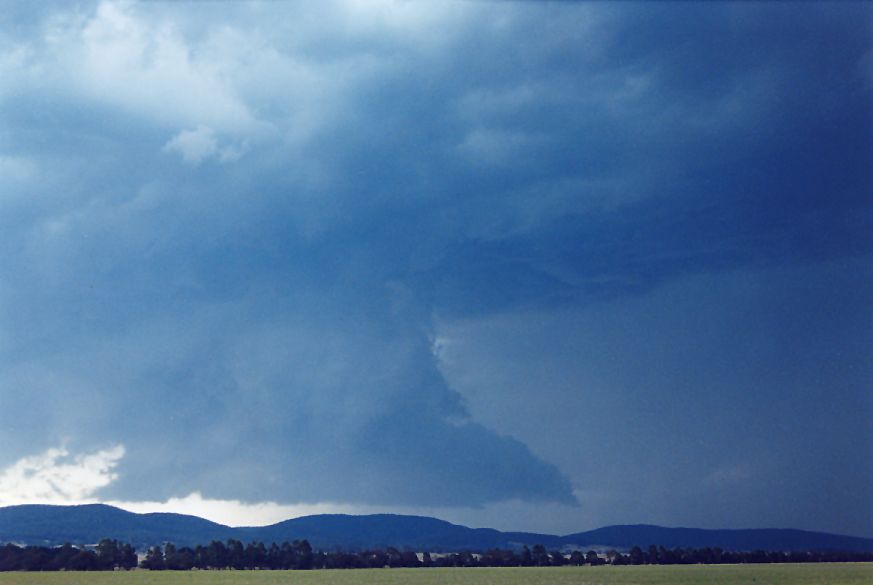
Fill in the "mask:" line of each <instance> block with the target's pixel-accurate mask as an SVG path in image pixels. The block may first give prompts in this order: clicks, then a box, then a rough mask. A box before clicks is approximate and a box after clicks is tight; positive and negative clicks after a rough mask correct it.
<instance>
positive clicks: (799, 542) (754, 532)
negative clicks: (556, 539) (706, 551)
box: [560, 524, 873, 552]
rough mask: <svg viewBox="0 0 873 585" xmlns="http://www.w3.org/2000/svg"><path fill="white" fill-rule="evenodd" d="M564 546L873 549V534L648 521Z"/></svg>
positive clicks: (576, 537)
mask: <svg viewBox="0 0 873 585" xmlns="http://www.w3.org/2000/svg"><path fill="white" fill-rule="evenodd" d="M560 542H561V546H577V547H584V546H586V545H595V544H597V545H604V546H612V547H615V548H617V549H627V548H631V547H633V546H640V547H641V548H645V547H647V546H648V545H650V544H655V545H658V546H663V547H665V548H676V547H682V548H706V547H711V548H716V547H718V548H721V549H723V550H735V551H742V550H746V551H750V550H775V551H795V550H796V551H805V550H819V551H826V550H831V551H834V550H839V551H853V552H855V551H857V552H871V551H873V538H858V537H854V536H841V535H837V534H828V533H825V532H809V531H806V530H792V529H773V528H763V529H762V528H758V529H746V530H704V529H701V528H664V527H662V526H652V525H648V524H636V525H629V526H606V527H604V528H598V529H596V530H589V531H588V532H579V533H577V534H569V535H567V536H564V537H561V539H560Z"/></svg>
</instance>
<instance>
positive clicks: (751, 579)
mask: <svg viewBox="0 0 873 585" xmlns="http://www.w3.org/2000/svg"><path fill="white" fill-rule="evenodd" d="M237 583H239V584H242V585H279V584H286V583H287V584H288V585H358V584H361V585H441V584H446V585H528V584H532V585H696V584H698V583H699V584H706V585H746V584H754V585H813V584H815V585H870V584H871V583H873V564H862V563H845V564H842V563H827V564H803V565H690V566H640V567H612V566H605V567H559V568H542V569H538V568H512V569H492V568H487V569H486V568H482V569H374V570H364V569H357V570H349V571H185V572H172V571H164V572H149V571H132V572H129V573H121V572H119V573H0V585H91V584H94V585H108V584H112V585H115V584H118V585H189V584H190V585H201V584H202V585H206V584H210V585H212V584H215V585H236V584H237Z"/></svg>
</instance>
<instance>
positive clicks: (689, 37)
mask: <svg viewBox="0 0 873 585" xmlns="http://www.w3.org/2000/svg"><path fill="white" fill-rule="evenodd" d="M0 7H2V10H0V79H3V83H2V84H0V274H2V278H0V445H2V447H0V505H10V504H16V503H36V502H43V503H82V502H106V503H114V504H117V505H120V506H122V507H126V508H127V509H130V510H134V511H158V510H160V511H180V512H186V513H196V514H200V515H203V516H204V517H207V518H210V519H213V520H216V521H219V522H222V523H226V524H233V525H244V524H249V525H255V524H266V523H271V522H274V521H278V520H282V519H284V518H286V517H290V516H296V515H301V514H308V513H314V512H348V513H370V512H398V513H411V514H427V515H433V516H438V517H441V518H445V519H447V520H450V521H453V522H458V523H462V524H466V525H471V526H492V527H495V528H501V529H512V530H531V531H541V532H550V533H570V532H575V531H579V530H584V529H589V528H595V527H597V526H602V525H607V524H618V523H652V524H663V525H674V526H675V525H684V526H699V527H704V528H709V527H719V528H738V527H793V528H803V529H811V530H824V531H829V532H837V533H845V534H855V535H864V536H873V532H871V517H870V510H871V503H873V459H871V458H870V456H869V454H870V453H871V452H873V427H871V425H870V420H871V418H873V400H871V395H870V391H869V390H870V386H869V381H870V380H871V379H873V359H871V354H870V348H871V347H873V339H871V334H870V333H871V331H873V317H871V315H873V197H871V193H873V173H871V172H870V165H869V161H870V160H871V155H873V108H871V106H870V104H871V103H873V100H871V98H873V74H871V68H870V64H871V62H873V61H871V55H873V30H871V22H873V7H871V6H870V5H868V4H863V3H827V2H820V3H819V2H809V3H803V4H802V5H792V6H786V5H783V4H779V3H772V4H771V3H745V2H736V3H733V2H724V3H716V4H710V3H707V4H704V5H699V6H698V5H686V4H682V5H678V4H672V3H618V4H611V3H600V2H554V3H551V2H546V3H542V2H497V1H493V2H492V1H484V2H445V3H439V2H403V1H399V0H380V1H378V2H359V1H354V0H329V1H319V2H313V1H306V0H300V1H299V2H259V1H255V0H252V1H244V2H232V3H203V2H194V1H190V2H184V1H183V2H172V3H167V2H136V1H114V0H102V1H85V2H80V3H75V4H74V5H73V4H70V3H67V2H58V1H52V2H44V3H22V2H14V1H7V2H2V4H0Z"/></svg>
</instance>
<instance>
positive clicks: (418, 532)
mask: <svg viewBox="0 0 873 585" xmlns="http://www.w3.org/2000/svg"><path fill="white" fill-rule="evenodd" d="M102 538H114V539H117V540H119V541H122V542H128V543H130V544H132V545H134V546H135V547H137V548H139V549H143V548H145V547H147V546H151V545H155V544H162V543H163V542H166V541H171V542H173V543H175V544H176V545H179V546H186V545H187V546H193V545H197V544H204V545H205V544H208V543H209V542H211V541H212V540H221V541H226V540H228V539H230V538H235V539H237V540H241V541H243V542H251V541H262V542H264V543H270V542H277V543H279V542H282V541H285V540H287V541H289V542H290V541H293V540H297V539H301V540H302V539H307V540H309V541H310V543H312V545H313V546H314V547H315V548H319V549H324V550H336V549H345V550H361V549H366V548H387V547H389V546H393V547H396V548H399V549H413V550H429V551H432V552H451V551H460V550H482V551H484V550H487V549H491V548H520V547H522V546H533V545H534V544H542V545H544V546H546V547H547V548H549V549H552V548H563V549H573V548H583V547H590V546H601V547H611V548H616V549H619V550H622V549H624V550H626V549H630V548H631V547H633V546H640V547H642V548H646V547H648V546H649V545H655V546H663V547H665V548H677V547H681V548H706V547H711V548H716V547H717V548H721V549H724V550H735V551H742V550H778V551H795V550H840V551H851V552H873V538H864V537H857V536H846V535H839V534H831V533H826V532H815V531H808V530H797V529H777V528H753V529H704V528H686V527H673V528H671V527H663V526H656V525H652V524H623V525H612V526H604V527H601V528H597V529H594V530H588V531H583V532H576V533H572V534H567V535H564V536H559V535H551V534H540V533H532V532H518V531H513V532H504V531H500V530H496V529H494V528H469V527H467V526H463V525H460V524H453V523H451V522H447V521H445V520H441V519H439V518H433V517H429V516H411V515H402V514H370V515H348V514H317V515H312V516H301V517H298V518H291V519H288V520H283V521H281V522H277V523H275V524H271V525H268V526H248V527H231V526H226V525H224V524H219V523H217V522H212V521H211V520H206V519H204V518H200V517H199V516H193V515H188V514H176V513H169V512H152V513H146V514H137V513H135V512H129V511H127V510H123V509H121V508H116V507H113V506H109V505H106V504H83V505H78V506H53V505H44V504H24V505H18V506H7V507H2V508H0V543H6V542H15V543H20V544H39V545H51V546H54V545H59V544H63V543H64V542H72V543H75V544H93V543H96V542H98V541H99V540H100V539H102Z"/></svg>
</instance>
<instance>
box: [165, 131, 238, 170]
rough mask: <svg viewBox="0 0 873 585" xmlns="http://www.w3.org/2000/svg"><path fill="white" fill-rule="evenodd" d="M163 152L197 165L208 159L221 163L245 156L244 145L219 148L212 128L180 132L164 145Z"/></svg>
mask: <svg viewBox="0 0 873 585" xmlns="http://www.w3.org/2000/svg"><path fill="white" fill-rule="evenodd" d="M164 151H165V152H176V153H178V154H179V155H181V156H182V158H183V159H184V160H185V162H186V163H189V164H193V165H198V164H200V163H201V162H203V161H204V160H206V159H209V158H215V159H217V160H219V161H221V162H230V161H235V160H237V159H239V158H240V157H241V156H242V155H243V154H245V151H246V144H245V143H244V144H242V145H240V146H232V145H225V146H220V145H219V142H218V138H217V137H216V136H215V131H214V130H212V128H210V127H208V126H197V127H196V128H194V129H193V130H182V131H181V132H179V133H178V134H176V135H175V136H174V137H173V138H171V139H170V140H169V142H167V144H165V145H164Z"/></svg>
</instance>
